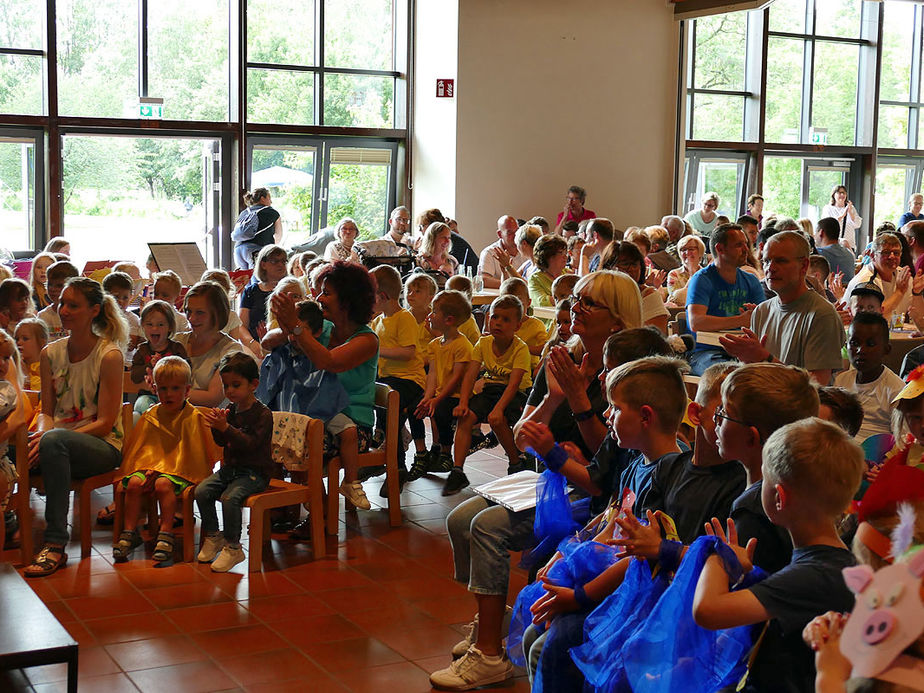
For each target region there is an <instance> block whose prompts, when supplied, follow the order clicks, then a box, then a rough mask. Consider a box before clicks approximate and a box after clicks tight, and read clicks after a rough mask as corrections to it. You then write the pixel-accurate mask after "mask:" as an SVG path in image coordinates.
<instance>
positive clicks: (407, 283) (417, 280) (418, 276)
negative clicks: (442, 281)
mask: <svg viewBox="0 0 924 693" xmlns="http://www.w3.org/2000/svg"><path fill="white" fill-rule="evenodd" d="M414 284H426V286H427V288H428V289H430V295H431V296H436V292H437V291H439V286H438V285H437V283H436V280H435V279H434V278H433V277H431V276H430V275H429V274H424V273H423V272H412V273H411V274H409V275H407V278H406V279H405V280H404V290H405V291H407V289H408V287H411V286H413V285H414Z"/></svg>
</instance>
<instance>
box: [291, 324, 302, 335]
mask: <svg viewBox="0 0 924 693" xmlns="http://www.w3.org/2000/svg"><path fill="white" fill-rule="evenodd" d="M304 331H305V328H304V327H302V326H301V325H296V326H295V327H293V328H292V334H294V335H295V336H296V337H298V336H299V335H300V334H301V333H302V332H304Z"/></svg>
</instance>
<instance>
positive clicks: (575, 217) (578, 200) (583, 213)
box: [555, 185, 597, 236]
mask: <svg viewBox="0 0 924 693" xmlns="http://www.w3.org/2000/svg"><path fill="white" fill-rule="evenodd" d="M586 199H587V191H586V190H584V188H582V187H581V186H580V185H572V186H571V187H570V188H568V194H567V195H566V196H565V208H564V209H563V210H562V211H561V212H559V213H558V220H557V221H556V222H555V233H557V234H558V235H559V236H560V235H561V232H562V229H561V227H562V224H564V223H565V222H566V221H575V222H577V223H579V224H580V223H581V222H582V221H585V220H587V219H593V218H595V217H596V216H597V213H596V212H594V211H592V210H590V209H585V208H584V200H586Z"/></svg>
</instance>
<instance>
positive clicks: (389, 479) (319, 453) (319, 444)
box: [0, 383, 402, 572]
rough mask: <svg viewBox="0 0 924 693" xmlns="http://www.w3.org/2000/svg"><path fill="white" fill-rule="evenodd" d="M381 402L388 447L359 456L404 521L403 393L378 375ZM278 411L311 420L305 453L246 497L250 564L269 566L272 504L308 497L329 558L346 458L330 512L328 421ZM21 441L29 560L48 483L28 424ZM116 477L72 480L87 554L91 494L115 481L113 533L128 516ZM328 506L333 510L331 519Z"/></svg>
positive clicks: (24, 545) (21, 512) (187, 504)
mask: <svg viewBox="0 0 924 693" xmlns="http://www.w3.org/2000/svg"><path fill="white" fill-rule="evenodd" d="M27 394H28V396H29V399H30V402H31V403H32V405H33V406H34V407H36V406H38V393H37V392H32V391H28V392H27ZM375 403H376V406H377V407H382V408H384V409H385V411H386V427H385V442H384V444H383V445H382V446H381V447H379V448H377V449H374V450H370V451H369V452H366V453H363V454H361V455H360V456H359V464H360V466H361V467H367V466H380V465H383V466H384V467H385V470H386V488H387V491H388V514H389V522H390V524H391V526H392V527H400V526H401V522H402V518H401V505H400V487H399V484H398V454H399V448H400V440H401V433H400V431H399V429H398V411H399V408H400V404H399V398H398V393H397V392H396V391H394V390H392V389H391V388H390V387H388V386H387V385H385V384H383V383H376V388H375ZM278 415H281V416H288V417H290V418H291V417H296V421H297V423H296V425H297V426H300V424H301V420H302V419H303V420H304V426H305V429H304V431H305V432H304V441H305V444H304V445H303V446H302V450H303V455H302V457H301V459H299V460H295V461H293V460H291V459H288V458H287V459H285V460H281V459H280V458H279V457H280V456H277V460H276V461H277V462H280V463H282V464H284V466H285V467H286V468H287V469H288V471H289V472H290V474H291V475H292V482H288V481H284V480H282V479H272V480H271V481H270V485H269V488H267V490H266V491H264V492H262V493H257V494H254V495H252V496H251V497H250V498H248V499H247V504H246V505H247V507H248V508H250V528H249V538H250V555H249V566H248V567H249V570H250V571H251V572H256V571H259V570H260V569H261V567H262V563H263V550H262V549H263V545H264V543H265V542H267V541H269V539H270V528H271V523H270V519H269V516H268V515H267V513H268V511H269V510H272V509H274V508H281V507H286V506H290V505H297V504H305V505H306V507H307V508H308V510H309V514H310V518H311V545H312V554H313V556H314V558H315V559H319V558H323V557H324V555H325V544H326V541H325V530H326V533H327V534H328V535H332V536H336V535H337V533H338V530H339V527H338V522H339V512H340V494H339V493H338V490H337V489H338V486H339V474H340V458H339V457H334V458H333V459H330V460H327V489H328V493H327V503H326V513H325V502H324V484H323V479H324V467H323V465H324V460H323V438H324V426H323V423H322V422H321V421H318V420H316V419H311V418H309V417H307V416H301V415H298V414H290V413H286V412H283V413H281V414H278ZM121 416H122V425H123V430H124V431H125V435H126V436H127V435H128V433H129V431H130V430H131V428H132V407H131V405H130V404H123V405H122V413H121ZM274 442H278V441H274ZM14 444H15V447H16V471H17V474H18V476H19V481H18V482H17V490H16V493H15V494H14V496H13V500H12V505H11V507H13V508H15V509H16V511H17V514H18V516H19V524H20V534H21V537H22V539H21V544H20V550H21V555H22V561H23V563H26V564H27V563H30V562H31V561H32V557H33V555H34V546H33V540H32V535H33V513H32V508H31V505H30V500H31V489H32V488H41V476H39V475H35V474H31V475H30V474H29V462H28V435H27V427H26V425H23V426H21V427H20V428H19V429H18V430H17V431H16V433H15V437H14ZM278 447H279V446H278V445H274V455H275V453H276V450H277V449H278ZM117 477H118V475H117V474H116V472H115V471H113V472H106V473H105V474H98V475H96V476H92V477H89V478H86V479H75V480H73V482H72V483H71V490H72V491H73V492H74V503H75V508H74V518H75V520H76V522H77V524H78V525H79V528H80V556H81V558H86V557H88V556H89V555H90V547H91V546H92V535H91V530H92V526H93V525H92V518H91V502H90V497H91V494H92V492H93V491H95V490H96V489H99V488H103V487H105V486H109V485H112V486H113V495H114V499H115V502H116V517H115V526H114V533H115V536H118V533H119V530H120V529H121V526H122V522H123V518H124V493H123V492H122V488H121V483H117V482H118V481H120V479H119V478H117ZM194 492H195V488H194V487H190V488H187V489H186V490H185V491H184V494H183V498H182V507H183V516H184V518H186V521H185V522H184V524H183V560H184V561H187V562H190V561H192V560H193V557H194V556H195V546H196V543H195V523H194V522H192V521H190V519H191V518H192V517H193V498H194V495H193V494H194ZM152 505H153V506H155V510H154V511H153V513H152V514H151V515H149V521H153V522H156V503H154V504H152ZM346 506H347V508H346V509H347V510H351V509H353V508H352V504H350V503H349V501H347V502H346ZM325 514H326V516H327V519H326V527H325V519H324V518H325ZM0 523H2V513H0ZM152 526H154V525H152ZM3 529H4V528H3V527H2V526H0V551H2V549H3V546H2V542H3Z"/></svg>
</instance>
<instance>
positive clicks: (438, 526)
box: [414, 520, 449, 537]
mask: <svg viewBox="0 0 924 693" xmlns="http://www.w3.org/2000/svg"><path fill="white" fill-rule="evenodd" d="M414 524H417V525H420V526H421V527H423V528H424V529H425V530H427V531H428V532H432V533H433V534H435V535H436V536H444V537H445V536H449V530H448V529H447V528H446V520H416V521H415V523H414Z"/></svg>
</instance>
